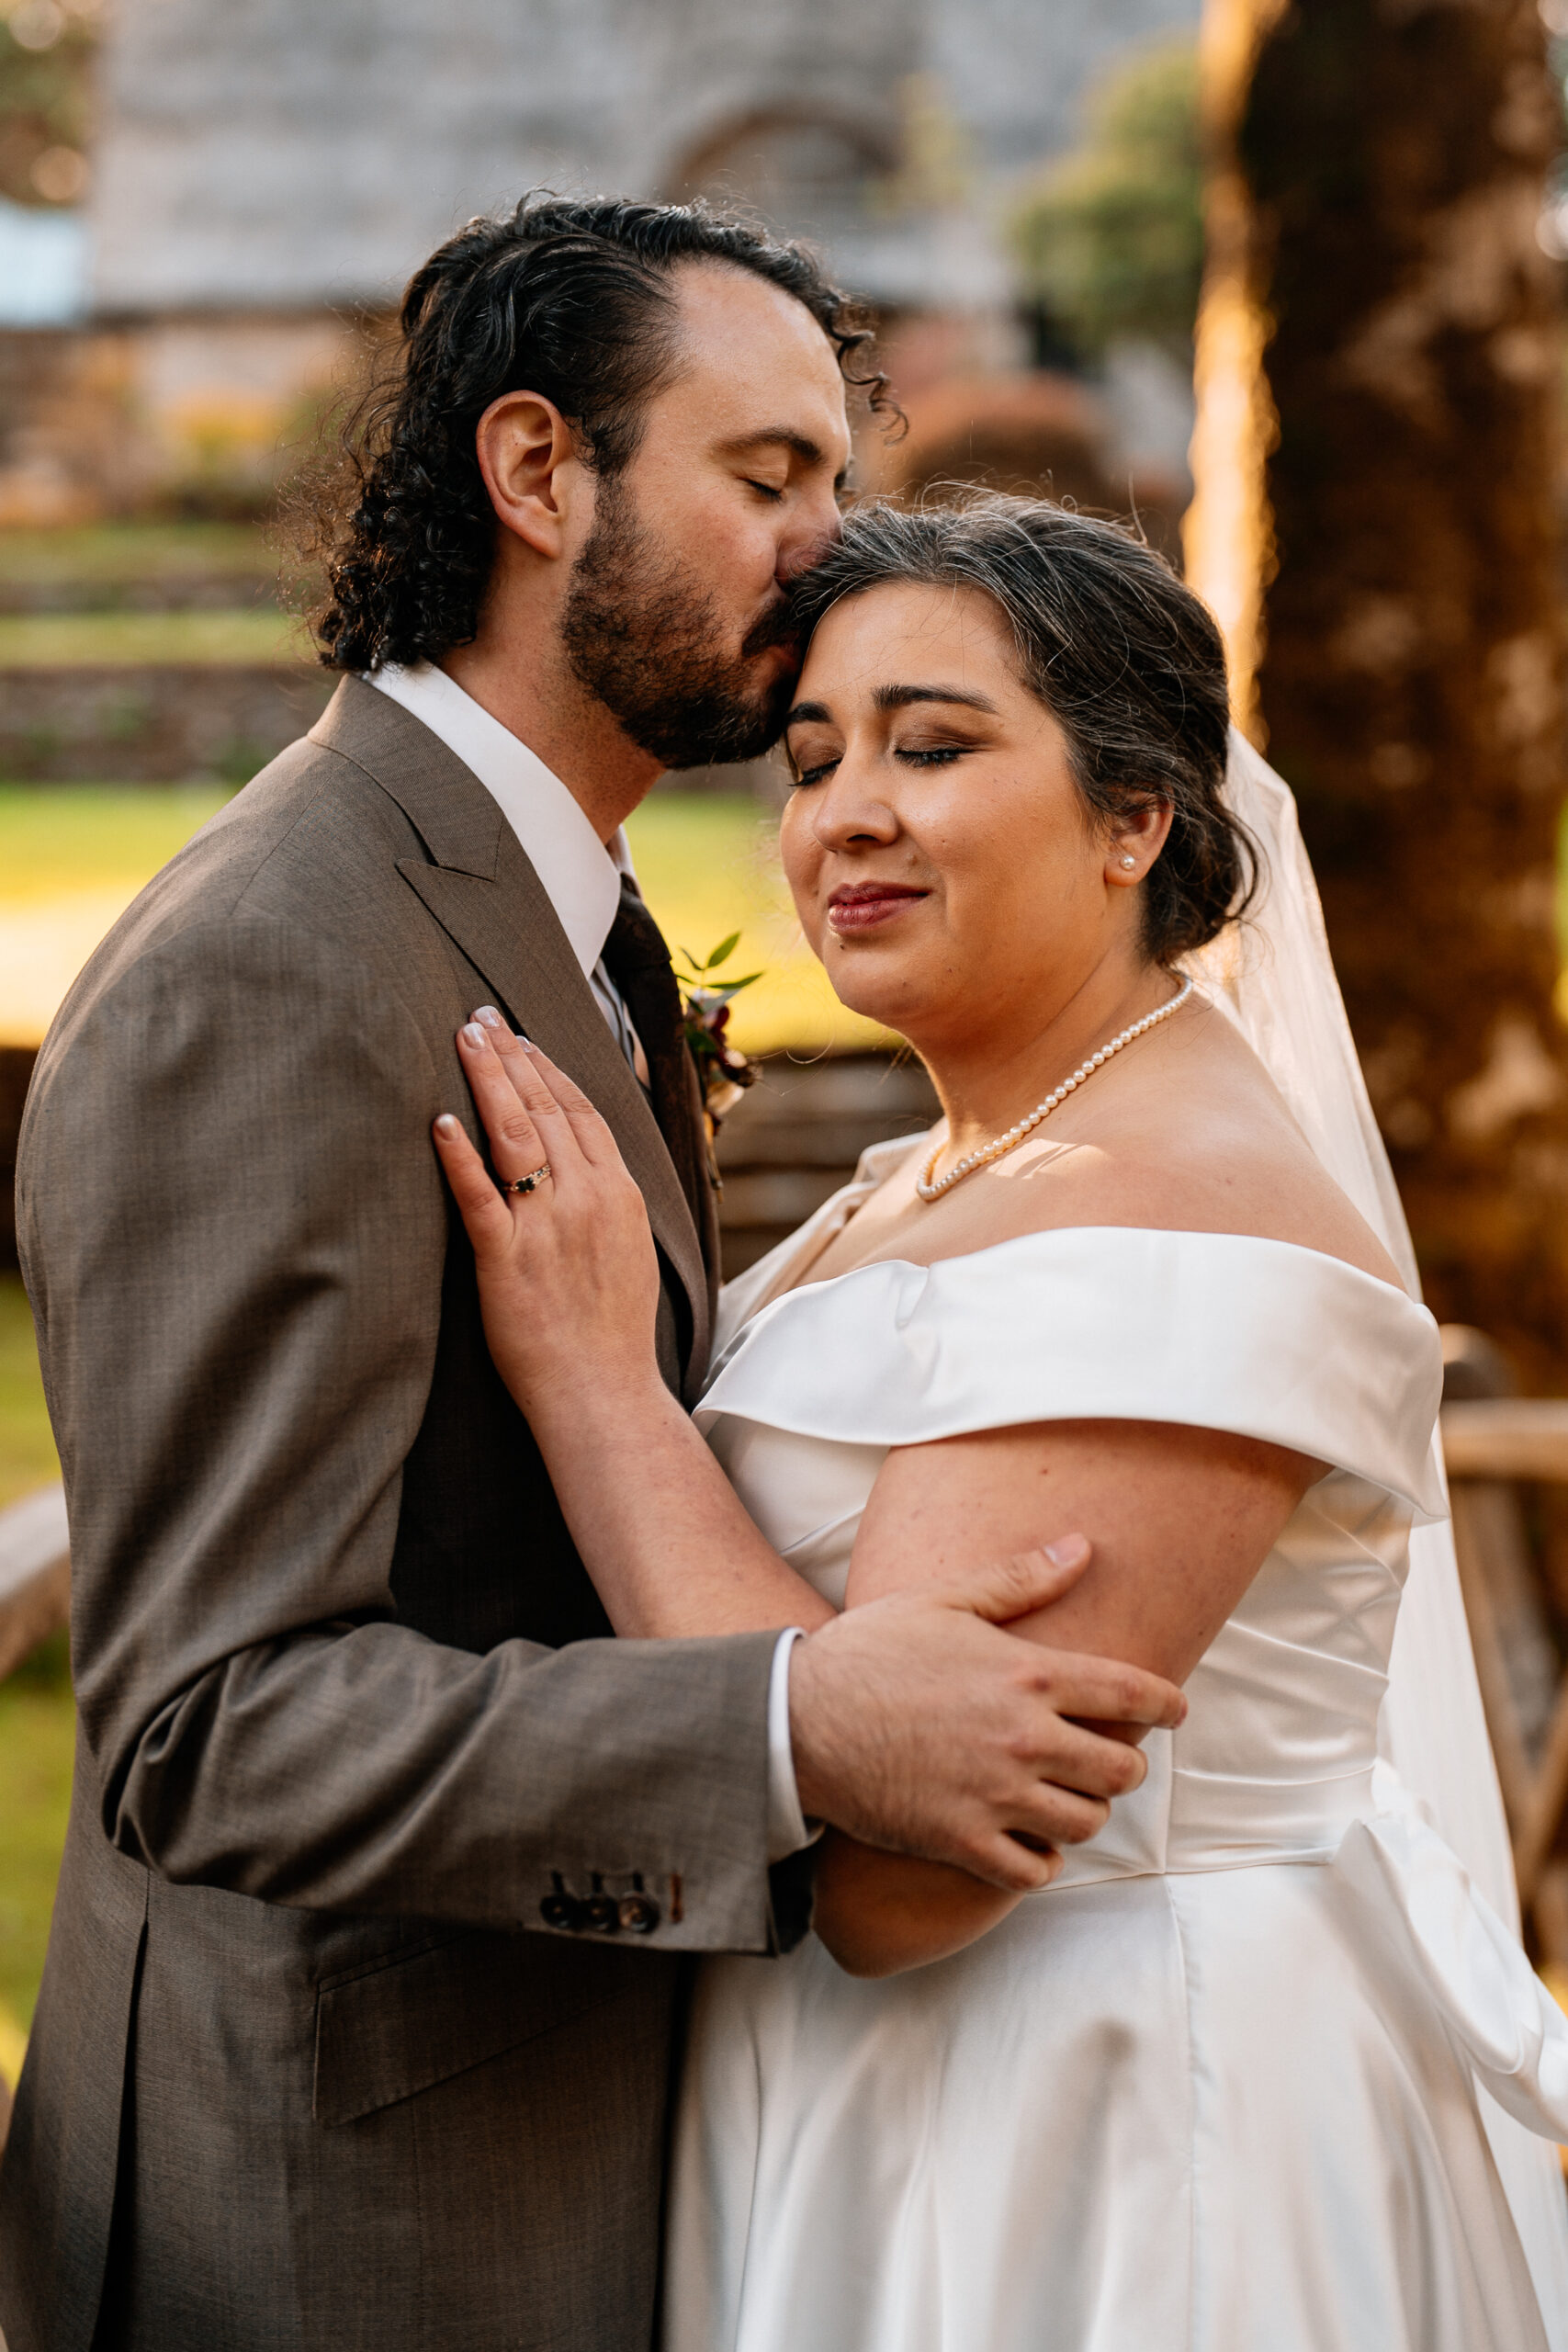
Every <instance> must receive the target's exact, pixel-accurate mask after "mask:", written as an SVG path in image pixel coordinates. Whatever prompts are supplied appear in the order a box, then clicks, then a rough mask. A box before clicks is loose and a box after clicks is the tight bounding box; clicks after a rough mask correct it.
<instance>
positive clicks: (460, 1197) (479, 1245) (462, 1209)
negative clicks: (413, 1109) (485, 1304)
mask: <svg viewBox="0 0 1568 2352" xmlns="http://www.w3.org/2000/svg"><path fill="white" fill-rule="evenodd" d="M434 1136H435V1148H436V1151H437V1153H438V1155H439V1157H440V1160H441V1165H442V1167H443V1168H444V1169H445V1170H446V1182H448V1184H450V1186H451V1187H452V1198H453V1199H454V1200H455V1201H456V1202H457V1213H458V1215H459V1216H461V1218H462V1220H463V1224H464V1227H466V1229H467V1232H468V1238H469V1240H470V1241H471V1242H472V1243H473V1245H474V1255H475V1257H476V1258H481V1259H482V1258H484V1257H486V1256H489V1255H491V1254H492V1253H495V1252H499V1251H501V1250H504V1249H505V1247H506V1244H507V1242H508V1241H509V1240H510V1239H511V1238H512V1219H511V1216H509V1215H508V1213H507V1207H506V1203H505V1202H504V1201H503V1200H502V1197H501V1194H500V1193H498V1192H497V1191H496V1189H495V1186H494V1185H493V1184H492V1183H491V1181H490V1177H489V1175H488V1173H487V1172H486V1170H485V1164H484V1161H483V1160H482V1159H480V1158H479V1153H478V1152H477V1151H476V1150H475V1149H474V1147H473V1145H472V1144H471V1143H470V1142H469V1141H468V1136H466V1135H465V1134H464V1132H463V1125H462V1122H461V1120H459V1119H455V1118H454V1117H453V1115H452V1114H451V1112H450V1111H443V1113H442V1114H441V1116H440V1117H439V1118H438V1119H437V1120H436V1122H435V1125H434Z"/></svg>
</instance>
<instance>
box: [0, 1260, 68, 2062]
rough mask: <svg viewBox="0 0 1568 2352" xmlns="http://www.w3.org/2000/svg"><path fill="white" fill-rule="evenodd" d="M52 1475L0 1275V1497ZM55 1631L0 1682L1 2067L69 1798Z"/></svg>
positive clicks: (44, 1934)
mask: <svg viewBox="0 0 1568 2352" xmlns="http://www.w3.org/2000/svg"><path fill="white" fill-rule="evenodd" d="M57 1476H59V1464H58V1463H57V1462H56V1460H55V1454H54V1443H53V1440H52V1439H51V1436H50V1430H49V1419H48V1417H47V1415H46V1414H45V1412H44V1409H43V1385H42V1383H41V1381H40V1380H39V1369H38V1355H37V1351H36V1350H35V1349H34V1346H33V1327H32V1318H31V1317H30V1316H29V1315H28V1301H27V1295H26V1293H25V1292H24V1291H23V1289H22V1285H21V1283H20V1282H19V1281H18V1279H17V1276H16V1275H15V1274H6V1275H0V1507H3V1506H4V1505H5V1504H6V1503H8V1502H15V1501H16V1500H17V1498H18V1497H19V1496H22V1495H25V1494H26V1493H28V1490H29V1489H30V1488H32V1487H39V1486H42V1485H43V1484H44V1483H45V1481H46V1480H48V1479H50V1478H53V1477H57ZM74 1722H75V1718H74V1711H73V1707H72V1703H71V1680H70V1674H69V1670H68V1668H67V1664H66V1657H65V1645H64V1642H63V1640H60V1641H55V1642H51V1643H48V1644H46V1645H45V1646H44V1648H43V1649H42V1650H40V1651H39V1653H38V1655H37V1657H34V1658H32V1659H30V1660H29V1661H28V1664H27V1665H26V1666H24V1667H23V1668H21V1670H20V1671H19V1672H18V1673H16V1674H14V1675H12V1676H11V1678H10V1679H9V1681H7V1682H4V1683H0V2073H6V2074H9V2073H10V2072H11V2070H12V2067H13V2064H14V2061H15V2056H16V2049H17V2036H18V2032H19V2031H20V2030H25V2029H26V2027H27V2026H28V2023H29V2021H30V2019H31V2018H32V2013H33V2003H34V2001H35V2000H36V1998H37V1996H38V1983H39V1973H41V1971H42V1968H43V1954H44V1946H45V1944H46V1943H47V1941H48V1939H49V1915H50V1910H51V1905H52V1904H53V1902H54V1882H55V1878H56V1876H57V1874H58V1872H59V1869H60V1849H61V1845H62V1841H63V1839H64V1837H65V1815H66V1812H67V1809H68V1807H69V1804H70V1800H71V1746H72V1739H73V1733H74Z"/></svg>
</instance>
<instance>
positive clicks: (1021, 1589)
mask: <svg viewBox="0 0 1568 2352" xmlns="http://www.w3.org/2000/svg"><path fill="white" fill-rule="evenodd" d="M1091 1556H1092V1546H1091V1545H1090V1544H1089V1540H1088V1538H1087V1537H1086V1536H1082V1535H1076V1534H1075V1535H1062V1536H1058V1537H1057V1538H1056V1540H1055V1543H1053V1544H1043V1545H1042V1546H1041V1548H1040V1549H1039V1550H1038V1551H1035V1552H1015V1553H1014V1554H1013V1555H1012V1557H1011V1559H1010V1560H991V1561H988V1562H987V1565H986V1566H984V1567H981V1568H976V1569H974V1570H973V1571H972V1572H971V1573H970V1574H969V1575H967V1576H966V1577H964V1579H963V1581H962V1582H961V1583H958V1584H955V1585H953V1586H952V1587H951V1588H950V1589H949V1591H948V1592H947V1593H946V1594H944V1595H943V1598H944V1599H945V1600H949V1601H950V1602H951V1603H952V1605H953V1607H954V1608H957V1609H969V1610H972V1611H974V1613H975V1615H976V1617H985V1618H988V1619H989V1621H990V1623H992V1624H993V1625H1005V1624H1006V1623H1008V1621H1009V1620H1010V1618H1013V1617H1027V1616H1028V1615H1029V1613H1030V1611H1032V1610H1034V1609H1048V1608H1049V1607H1050V1605H1051V1603H1052V1601H1054V1600H1060V1599H1061V1597H1062V1595H1063V1594H1064V1593H1065V1592H1070V1591H1071V1589H1072V1588H1073V1586H1074V1585H1076V1584H1077V1580H1078V1578H1079V1577H1081V1576H1082V1574H1083V1572H1084V1570H1085V1569H1086V1568H1087V1567H1088V1566H1089V1560H1090V1557H1091Z"/></svg>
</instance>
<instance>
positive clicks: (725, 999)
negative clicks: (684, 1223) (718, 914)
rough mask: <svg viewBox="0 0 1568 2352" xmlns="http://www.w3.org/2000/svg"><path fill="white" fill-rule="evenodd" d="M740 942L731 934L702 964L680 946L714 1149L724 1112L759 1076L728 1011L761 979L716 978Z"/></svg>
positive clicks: (686, 1012) (686, 1020) (687, 1028)
mask: <svg viewBox="0 0 1568 2352" xmlns="http://www.w3.org/2000/svg"><path fill="white" fill-rule="evenodd" d="M739 944H740V933H739V932H738V931H732V932H731V933H730V934H729V937H728V939H721V940H720V941H719V943H718V945H717V946H716V948H715V949H714V951H713V954H712V955H711V956H705V958H704V959H703V960H702V962H700V963H699V962H698V960H697V958H696V957H695V956H694V955H693V953H692V951H691V949H690V948H689V947H682V950H681V954H682V956H683V957H684V958H685V964H686V968H685V970H684V971H683V972H682V971H680V970H677V972H676V975H675V977H676V978H677V979H678V980H679V981H680V984H681V1003H682V1015H683V1018H682V1027H683V1030H684V1034H685V1039H686V1044H687V1046H689V1047H690V1049H691V1055H692V1059H693V1060H694V1062H695V1063H696V1066H697V1076H698V1078H699V1079H700V1080H701V1081H702V1090H703V1112H704V1115H705V1120H706V1124H707V1131H708V1142H709V1144H710V1145H711V1144H712V1142H713V1139H714V1137H715V1136H716V1135H717V1133H718V1128H719V1122H720V1121H721V1120H722V1119H723V1117H724V1115H725V1114H726V1112H727V1111H733V1110H734V1108H735V1105H736V1104H737V1103H739V1100H740V1097H741V1095H742V1094H743V1093H744V1092H745V1091H746V1089H747V1087H749V1086H752V1085H754V1084H755V1083H756V1080H757V1077H758V1065H757V1064H756V1063H755V1062H754V1061H752V1060H750V1057H748V1056H747V1055H745V1054H742V1053H739V1052H738V1051H737V1049H736V1047H735V1046H732V1045H731V1044H730V1043H729V1038H728V1029H729V1008H730V1005H731V1004H732V1003H733V1002H734V1001H735V999H736V998H737V997H738V996H739V993H740V991H741V989H749V988H750V986H751V984H752V982H753V981H754V980H760V979H761V977H762V975H761V972H748V973H747V974H746V975H745V977H744V978H742V979H739V980H725V979H717V978H715V975H716V972H717V970H718V967H719V966H720V965H721V964H728V961H729V959H730V957H731V956H733V955H734V953H735V951H736V949H737V947H739ZM715 1181H716V1180H715Z"/></svg>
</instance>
